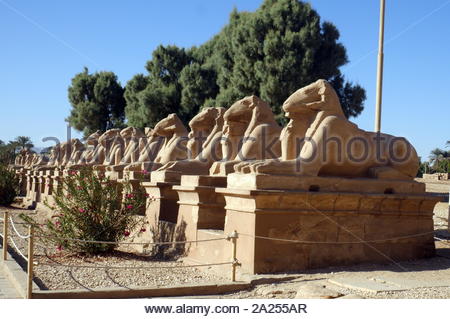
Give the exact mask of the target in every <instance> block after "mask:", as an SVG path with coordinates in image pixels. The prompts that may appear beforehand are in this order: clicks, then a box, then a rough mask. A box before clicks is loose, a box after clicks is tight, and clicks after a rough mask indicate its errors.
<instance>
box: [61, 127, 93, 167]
mask: <svg viewBox="0 0 450 319" xmlns="http://www.w3.org/2000/svg"><path fill="white" fill-rule="evenodd" d="M100 135H101V132H100V131H96V132H94V133H92V134H91V135H89V136H88V137H87V138H86V145H85V147H84V150H83V152H82V153H81V155H80V158H79V159H78V162H75V163H74V162H73V161H72V162H71V163H69V164H68V165H67V166H66V167H67V168H69V169H78V168H80V167H83V166H87V165H88V163H90V162H92V160H93V159H94V157H95V154H96V152H97V150H98V149H99V148H98V145H99V144H98V139H99V137H100Z"/></svg>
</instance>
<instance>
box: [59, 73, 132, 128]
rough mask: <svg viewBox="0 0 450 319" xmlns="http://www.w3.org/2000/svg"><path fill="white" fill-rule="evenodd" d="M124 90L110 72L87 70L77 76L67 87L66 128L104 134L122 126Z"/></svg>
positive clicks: (123, 118)
mask: <svg viewBox="0 0 450 319" xmlns="http://www.w3.org/2000/svg"><path fill="white" fill-rule="evenodd" d="M123 94H124V89H123V88H122V86H121V85H120V83H119V82H118V80H117V76H116V75H115V74H114V73H113V72H105V71H103V72H96V73H93V74H89V70H88V69H87V68H84V71H83V72H81V73H78V74H76V75H75V76H74V78H73V79H72V83H71V85H70V87H69V101H70V104H71V105H72V109H71V112H70V115H69V117H68V118H67V119H66V121H67V122H69V124H70V125H72V126H73V127H74V128H75V129H77V130H79V131H83V132H84V135H85V136H87V135H90V134H92V133H94V132H95V131H97V130H101V131H106V130H108V129H111V128H116V127H123V125H124V124H123V123H124V120H125V116H124V109H125V99H124V96H123Z"/></svg>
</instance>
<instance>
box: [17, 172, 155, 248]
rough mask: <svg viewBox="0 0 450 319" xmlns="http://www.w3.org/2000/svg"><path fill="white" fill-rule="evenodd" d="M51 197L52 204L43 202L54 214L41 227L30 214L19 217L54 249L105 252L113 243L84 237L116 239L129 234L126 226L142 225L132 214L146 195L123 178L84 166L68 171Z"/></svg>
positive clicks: (139, 210)
mask: <svg viewBox="0 0 450 319" xmlns="http://www.w3.org/2000/svg"><path fill="white" fill-rule="evenodd" d="M53 198H54V201H55V203H54V205H52V206H50V205H48V204H47V203H46V205H47V207H49V208H51V209H52V210H53V211H54V213H55V215H53V216H52V218H51V219H49V220H47V222H46V224H45V226H44V227H42V226H41V225H39V224H38V223H37V222H36V221H34V220H33V219H32V218H31V217H30V216H26V215H22V218H23V219H24V220H25V221H26V222H28V223H30V224H33V225H34V226H35V232H36V233H37V235H40V236H41V238H42V239H43V240H44V241H45V242H46V243H47V244H48V245H49V246H50V247H56V249H57V250H58V251H60V250H65V251H69V252H74V253H88V254H97V253H101V252H109V251H111V250H113V249H114V248H116V247H117V244H107V243H91V242H84V241H107V242H120V241H121V240H123V239H125V238H127V237H129V236H130V230H132V229H138V230H139V229H142V225H139V222H138V219H137V218H135V217H136V215H138V214H140V212H141V211H142V209H144V208H145V203H146V199H147V195H146V194H145V191H144V190H143V189H138V190H133V188H132V186H131V183H129V182H127V181H125V182H123V183H117V182H114V181H110V180H109V179H108V178H105V177H103V176H99V175H98V174H97V173H96V172H95V171H92V170H91V169H84V170H81V171H79V172H77V173H76V174H74V173H70V174H68V176H67V177H65V178H64V180H63V182H62V188H61V189H60V190H59V191H58V192H57V193H56V194H54V196H53ZM139 226H141V228H139ZM69 238H73V239H77V240H82V241H72V240H67V239H69ZM83 240H84V241H83Z"/></svg>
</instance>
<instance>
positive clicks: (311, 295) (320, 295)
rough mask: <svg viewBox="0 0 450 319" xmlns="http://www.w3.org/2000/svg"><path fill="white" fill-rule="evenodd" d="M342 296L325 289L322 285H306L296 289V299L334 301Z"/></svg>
mask: <svg viewBox="0 0 450 319" xmlns="http://www.w3.org/2000/svg"><path fill="white" fill-rule="evenodd" d="M341 296H342V294H341V293H339V292H337V291H334V290H331V289H329V288H327V287H326V286H324V285H315V284H306V285H302V286H300V287H299V288H298V290H297V294H296V295H295V298H296V299H334V298H339V297H341Z"/></svg>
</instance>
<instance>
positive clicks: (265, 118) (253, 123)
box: [210, 95, 281, 175]
mask: <svg viewBox="0 0 450 319" xmlns="http://www.w3.org/2000/svg"><path fill="white" fill-rule="evenodd" d="M224 121H225V123H224V126H223V130H222V142H221V143H222V156H223V159H222V161H218V162H215V163H214V164H213V165H212V166H211V169H210V174H211V175H227V174H228V173H230V172H233V171H234V165H236V164H239V163H246V162H248V161H255V160H260V159H267V158H277V157H279V156H280V153H281V148H280V142H279V136H280V132H281V127H280V126H279V125H278V124H277V122H276V121H275V118H274V115H273V112H272V109H271V108H270V106H269V105H268V104H267V103H266V102H264V101H263V100H261V99H260V98H258V97H257V96H254V95H252V96H248V97H245V98H243V99H241V100H239V101H237V102H235V103H234V104H233V105H232V106H231V107H230V108H229V109H228V110H227V111H226V112H225V114H224Z"/></svg>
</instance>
